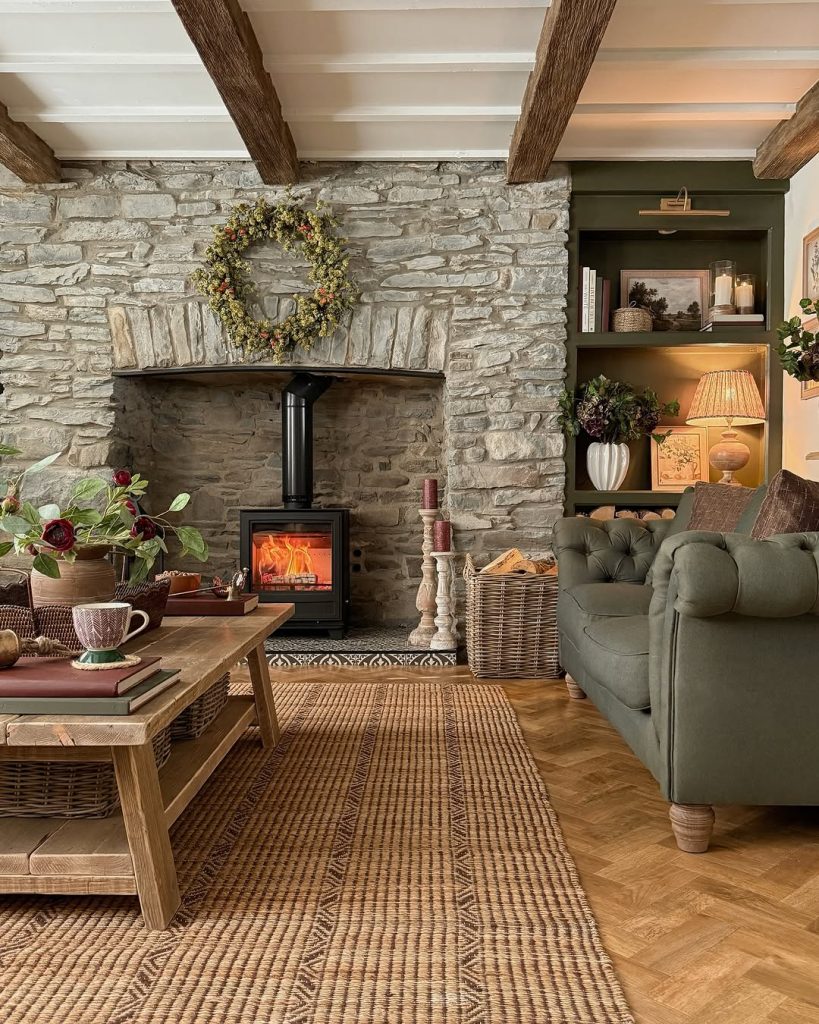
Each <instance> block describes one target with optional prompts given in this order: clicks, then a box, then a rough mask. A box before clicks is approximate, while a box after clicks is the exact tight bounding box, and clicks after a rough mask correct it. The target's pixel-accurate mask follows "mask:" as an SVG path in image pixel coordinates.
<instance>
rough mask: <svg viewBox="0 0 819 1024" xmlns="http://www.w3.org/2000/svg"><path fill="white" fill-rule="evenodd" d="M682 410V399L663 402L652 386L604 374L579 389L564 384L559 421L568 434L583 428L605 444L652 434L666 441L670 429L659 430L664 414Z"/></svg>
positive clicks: (659, 439) (572, 435)
mask: <svg viewBox="0 0 819 1024" xmlns="http://www.w3.org/2000/svg"><path fill="white" fill-rule="evenodd" d="M679 411H680V403H679V402H678V401H676V400H675V401H673V402H665V403H663V402H661V401H660V399H659V398H658V396H657V392H656V391H654V390H652V388H644V389H643V390H642V392H637V391H635V390H634V388H633V387H632V386H631V385H630V384H625V383H623V382H622V381H617V380H610V379H609V378H608V377H604V376H603V375H602V374H601V375H600V376H598V377H592V379H591V380H589V381H587V382H586V383H585V384H581V386H580V387H579V388H578V389H577V391H575V392H572V391H570V390H569V389H568V388H564V390H563V393H562V394H561V396H560V415H559V418H558V423H559V424H560V426H561V428H562V429H563V432H564V433H565V434H566V436H567V437H577V435H578V434H579V433H580V431H581V430H583V431H585V432H586V433H587V434H588V435H589V437H592V438H594V440H595V441H601V442H603V443H604V444H620V443H622V442H624V441H636V440H637V439H638V438H641V437H652V438H654V440H655V441H656V442H657V443H658V444H662V443H663V441H665V439H666V437H668V433H667V432H666V433H665V434H657V433H655V431H656V429H657V425H658V424H659V422H660V420H661V419H663V417H665V416H676V415H677V414H678V413H679Z"/></svg>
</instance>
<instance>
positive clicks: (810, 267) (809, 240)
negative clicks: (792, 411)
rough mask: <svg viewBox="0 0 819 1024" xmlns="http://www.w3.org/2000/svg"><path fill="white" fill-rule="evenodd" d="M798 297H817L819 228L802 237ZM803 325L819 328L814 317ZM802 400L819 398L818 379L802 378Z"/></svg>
mask: <svg viewBox="0 0 819 1024" xmlns="http://www.w3.org/2000/svg"><path fill="white" fill-rule="evenodd" d="M799 298H800V299H813V301H814V302H816V301H817V299H819V228H814V229H813V231H811V232H810V233H809V234H807V235H805V237H804V238H803V239H802V292H801V294H800V296H799ZM804 325H805V326H806V327H807V328H808V329H809V330H811V331H817V330H819V321H818V320H817V319H816V317H811V318H810V320H805V321H804ZM801 392H802V393H801V398H802V401H806V400H807V399H809V398H819V381H815V380H807V381H805V380H803V381H802V386H801Z"/></svg>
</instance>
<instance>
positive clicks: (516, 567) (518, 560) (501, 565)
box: [480, 548, 557, 576]
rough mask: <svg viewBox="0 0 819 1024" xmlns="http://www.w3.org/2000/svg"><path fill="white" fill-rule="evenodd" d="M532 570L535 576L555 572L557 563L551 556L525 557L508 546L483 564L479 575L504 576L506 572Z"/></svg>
mask: <svg viewBox="0 0 819 1024" xmlns="http://www.w3.org/2000/svg"><path fill="white" fill-rule="evenodd" d="M515 572H518V573H522V572H532V573H535V574H536V575H537V576H548V575H551V574H552V573H556V572H557V563H556V562H555V560H554V557H553V556H551V555H550V556H549V557H548V558H541V559H531V558H527V557H526V556H525V555H524V554H523V552H521V551H519V550H518V549H517V548H509V550H508V551H504V553H503V554H502V555H498V557H497V558H496V559H494V560H493V561H492V562H490V563H489V565H485V566H484V567H483V569H481V570H480V575H481V576H504V575H506V574H507V573H515Z"/></svg>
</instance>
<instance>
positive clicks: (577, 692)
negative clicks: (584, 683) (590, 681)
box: [566, 675, 586, 700]
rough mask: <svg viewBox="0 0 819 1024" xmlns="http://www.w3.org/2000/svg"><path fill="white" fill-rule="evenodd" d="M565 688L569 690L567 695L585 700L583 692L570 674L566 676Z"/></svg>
mask: <svg viewBox="0 0 819 1024" xmlns="http://www.w3.org/2000/svg"><path fill="white" fill-rule="evenodd" d="M566 689H567V690H568V691H569V696H570V697H573V698H574V699H575V700H585V697H586V694H585V692H584V691H583V690H581V689H580V687H579V686H578V685H577V683H576V682H575V681H574V679H572V677H571V676H570V675H567V676H566Z"/></svg>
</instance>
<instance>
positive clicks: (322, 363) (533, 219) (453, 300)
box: [0, 161, 569, 623]
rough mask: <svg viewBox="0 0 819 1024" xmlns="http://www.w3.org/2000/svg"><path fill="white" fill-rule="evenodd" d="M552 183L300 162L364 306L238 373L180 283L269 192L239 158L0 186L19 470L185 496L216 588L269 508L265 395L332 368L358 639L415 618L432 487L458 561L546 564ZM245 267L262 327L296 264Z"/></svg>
mask: <svg viewBox="0 0 819 1024" xmlns="http://www.w3.org/2000/svg"><path fill="white" fill-rule="evenodd" d="M568 189H569V182H568V176H567V174H566V171H565V169H561V168H560V167H556V168H553V171H552V175H551V177H550V178H549V180H547V181H545V182H540V183H537V184H531V185H519V186H508V185H507V184H506V183H505V180H504V166H503V165H502V164H493V163H474V162H468V163H458V162H449V163H442V164H409V165H407V164H400V165H399V164H394V165H393V164H384V163H380V164H375V163H360V164H336V165H332V164H323V165H314V166H309V165H308V166H307V167H306V168H305V174H304V180H303V182H302V183H301V184H300V185H299V186H298V187H297V188H296V189H295V190H294V191H295V194H296V196H298V197H300V198H303V199H304V200H305V201H307V202H308V203H309V202H311V201H314V200H316V199H321V200H323V201H325V202H327V203H329V204H330V205H331V206H332V207H333V210H334V212H335V214H336V216H337V217H338V219H339V221H340V225H341V227H340V230H341V231H342V232H343V233H344V234H345V235H346V236H347V237H348V239H349V243H350V250H351V255H352V262H351V271H352V273H353V275H354V277H355V278H356V281H357V283H358V286H359V288H360V291H361V299H360V302H359V304H358V305H357V307H356V309H355V310H354V311H353V314H352V316H351V318H350V319H349V322H348V323H346V324H345V325H344V326H343V328H342V329H340V330H339V331H337V332H336V334H335V335H334V336H333V337H332V338H329V339H327V340H326V341H324V342H322V343H321V344H320V345H317V346H316V347H315V348H314V349H313V350H312V351H311V352H309V353H304V352H298V353H294V355H293V359H292V361H291V363H290V365H289V366H287V367H276V366H269V367H268V366H264V365H260V364H252V365H250V366H247V365H244V364H242V363H241V362H239V360H238V359H237V358H236V356H235V354H234V353H233V352H232V351H231V350H230V349H229V347H228V346H227V345H226V343H225V342H224V340H223V338H222V334H221V330H220V328H219V325H218V324H217V322H216V321H215V320H214V318H213V317H212V315H211V314H210V312H209V310H208V309H207V307H206V306H204V305H203V304H202V302H201V301H200V300H199V298H198V297H197V296H196V295H195V293H194V292H193V289H192V287H191V285H190V283H189V277H190V274H191V272H192V271H193V270H194V269H195V268H196V266H197V265H198V262H199V257H200V254H201V252H202V251H203V249H204V247H205V246H206V245H207V243H208V241H209V239H210V235H211V231H212V228H213V226H214V225H215V224H219V223H221V222H222V221H223V220H224V219H225V218H226V217H227V215H228V213H229V210H230V209H231V207H232V206H233V205H235V203H237V202H239V201H248V202H252V201H253V200H254V199H255V197H256V196H258V195H260V194H265V195H266V196H268V197H269V198H271V199H275V198H276V197H277V196H278V195H280V190H277V189H275V188H266V187H264V186H262V185H261V184H260V183H259V180H258V177H257V174H256V171H255V169H254V168H253V167H252V165H250V164H248V163H243V162H233V163H230V162H173V161H171V162H161V163H149V162H137V163H130V162H129V163H128V164H124V163H116V162H103V163H93V164H81V165H74V166H72V165H66V166H65V167H64V180H63V182H62V183H61V184H60V185H57V186H53V185H52V186H48V185H44V186H29V187H26V188H15V187H13V186H8V187H0V261H2V263H1V264H0V266H1V267H2V269H0V350H1V351H2V359H0V379H2V382H3V384H4V385H5V389H6V390H5V393H4V394H3V395H2V397H0V417H2V423H3V434H4V436H5V438H6V439H7V440H8V441H9V442H12V443H16V444H17V445H18V446H19V447H21V448H22V449H24V450H25V452H26V454H27V455H28V456H29V457H31V458H34V457H37V456H40V455H44V454H47V453H48V452H50V451H54V450H56V449H58V448H60V447H66V448H67V449H68V455H67V458H66V460H64V464H63V468H62V469H60V470H59V471H58V474H61V476H62V480H63V482H64V485H65V487H66V488H67V487H68V486H69V485H70V483H71V481H72V479H73V478H74V477H75V476H76V474H77V473H79V472H87V471H88V470H89V469H92V470H93V469H96V468H99V469H100V470H103V469H105V468H108V467H111V466H113V465H118V464H130V465H133V466H135V467H138V468H139V469H140V471H142V472H143V473H144V475H146V476H147V477H148V478H149V479H150V480H151V494H152V496H153V500H155V501H156V502H157V504H161V503H162V500H163V498H164V497H166V496H169V495H170V496H172V494H173V493H176V491H178V490H180V489H184V490H189V491H190V492H191V494H192V503H191V506H190V509H189V511H186V515H188V516H189V518H190V520H191V521H192V522H195V523H196V525H197V526H200V527H201V528H202V530H203V532H204V533H205V535H206V538H207V540H208V542H209V544H210V546H211V552H212V559H211V561H212V564H211V565H209V566H208V571H211V572H225V571H226V570H227V569H229V568H230V567H232V566H235V565H236V564H237V562H238V559H239V525H238V524H239V511H240V509H250V508H254V507H265V508H270V507H275V506H280V505H281V486H282V465H281V450H282V440H281V422H280V416H281V413H280V410H279V408H278V406H279V403H280V402H281V391H282V388H283V387H284V386H285V385H286V383H287V382H288V380H290V379H291V378H292V376H293V374H294V373H295V372H298V371H300V370H316V371H323V372H327V373H332V374H333V375H334V376H336V377H337V378H338V381H337V383H334V384H333V386H332V387H331V388H330V389H329V390H328V391H327V393H326V394H324V395H323V396H322V398H321V400H320V402H318V403H317V404H316V407H315V410H314V411H315V422H314V436H315V474H314V477H315V504H316V505H317V506H318V507H340V508H347V509H349V518H350V569H351V573H350V581H351V582H350V586H351V607H352V619H353V622H356V621H366V622H374V623H389V622H402V621H409V620H411V619H412V618H413V616H414V614H415V611H414V595H415V589H416V587H417V581H418V575H419V566H420V533H421V530H420V527H421V523H420V518H419V516H418V511H417V509H418V504H419V501H418V499H419V495H420V485H421V481H422V479H423V478H424V477H425V476H438V478H439V479H440V481H441V484H442V493H443V495H444V500H443V506H444V512H445V514H448V515H449V516H450V517H451V519H452V521H453V524H454V527H455V536H456V545H457V547H458V549H459V550H461V551H466V550H470V551H472V552H473V553H474V554H475V555H476V558H477V559H478V560H479V561H480V560H482V559H485V558H487V557H489V556H491V555H494V554H497V553H499V552H500V551H502V550H504V549H505V548H507V547H509V546H512V545H515V546H518V547H523V548H525V549H526V550H527V551H528V552H529V553H530V554H532V555H533V556H537V555H539V554H542V553H543V552H545V551H546V550H547V549H548V548H549V545H550V540H551V527H552V524H553V522H554V520H555V519H556V518H557V517H558V516H559V515H560V514H561V509H562V497H563V477H564V469H563V461H562V453H563V442H562V438H561V436H560V434H559V432H558V430H557V428H556V424H555V419H556V412H557V396H558V394H559V391H560V387H561V382H562V378H563V373H564V363H565V348H564V306H565V293H566V266H567V256H566V248H565V241H566V228H567V224H568ZM252 259H253V262H254V271H255V278H256V280H257V282H258V285H259V293H260V295H262V296H263V299H262V303H263V305H264V307H265V309H266V311H267V312H268V313H269V314H272V315H275V316H280V315H286V313H287V312H288V311H289V308H290V303H291V299H290V296H291V295H292V293H293V292H294V291H295V290H297V289H299V288H301V287H303V269H302V268H300V267H299V266H298V265H296V264H295V263H294V262H293V261H292V260H290V258H289V257H284V256H283V255H282V254H281V253H280V252H278V251H277V250H274V249H264V250H254V251H252ZM58 479H59V476H58ZM53 481H54V476H53V475H51V476H50V477H49V481H48V484H47V486H48V487H49V489H50V490H52V491H53ZM32 486H33V491H32V493H33V495H34V496H36V494H35V492H36V490H37V488H38V487H41V486H43V484H42V483H41V482H40V480H33V481H32Z"/></svg>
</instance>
